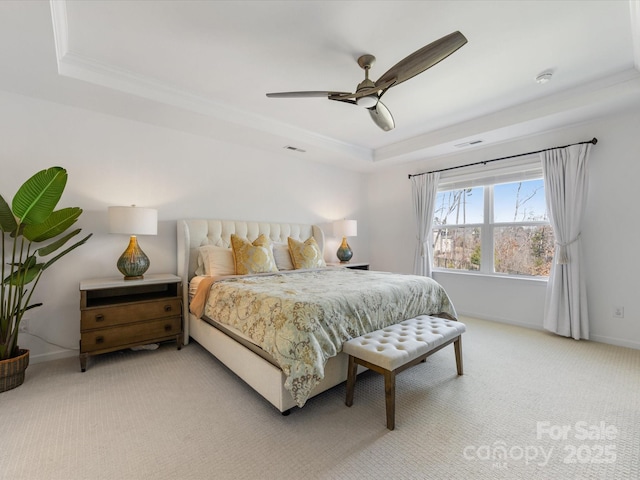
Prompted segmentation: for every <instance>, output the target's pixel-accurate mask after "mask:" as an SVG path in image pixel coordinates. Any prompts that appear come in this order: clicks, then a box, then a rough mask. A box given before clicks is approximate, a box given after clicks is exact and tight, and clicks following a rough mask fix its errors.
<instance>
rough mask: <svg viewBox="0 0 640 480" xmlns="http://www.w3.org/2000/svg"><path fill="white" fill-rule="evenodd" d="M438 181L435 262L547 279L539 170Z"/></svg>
mask: <svg viewBox="0 0 640 480" xmlns="http://www.w3.org/2000/svg"><path fill="white" fill-rule="evenodd" d="M456 180H457V181H455V182H451V181H449V182H447V179H444V180H443V181H441V186H440V188H439V191H438V195H437V197H436V204H435V212H434V224H433V252H434V255H433V266H434V268H436V269H438V268H440V269H452V270H466V271H476V272H479V273H486V274H503V275H523V276H535V277H547V276H549V272H550V271H551V261H552V260H553V252H554V237H553V230H552V228H551V225H550V224H549V218H548V215H547V211H546V204H545V194H544V182H543V180H542V173H541V171H540V169H539V167H538V168H534V169H533V171H531V170H529V171H522V172H518V171H516V172H513V171H512V172H510V173H509V174H508V175H507V174H505V175H492V176H491V177H486V178H474V179H473V180H466V181H465V180H464V179H462V180H460V179H456Z"/></svg>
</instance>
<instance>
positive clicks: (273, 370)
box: [178, 220, 348, 412]
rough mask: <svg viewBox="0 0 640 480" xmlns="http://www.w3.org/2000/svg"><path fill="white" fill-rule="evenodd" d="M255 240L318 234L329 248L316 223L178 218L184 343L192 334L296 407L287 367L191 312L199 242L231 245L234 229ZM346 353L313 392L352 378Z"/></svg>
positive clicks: (282, 406)
mask: <svg viewBox="0 0 640 480" xmlns="http://www.w3.org/2000/svg"><path fill="white" fill-rule="evenodd" d="M232 233H235V234H236V235H239V236H242V237H246V238H247V239H249V240H250V241H253V240H255V239H256V238H257V237H258V236H259V235H260V234H265V235H266V236H267V237H269V238H270V239H271V241H273V242H282V243H286V242H287V238H288V237H292V238H294V239H296V240H300V241H304V240H306V239H307V238H309V237H311V236H313V237H314V238H315V240H316V242H317V243H318V245H319V246H320V248H321V249H322V250H323V251H324V234H323V232H322V230H321V229H320V228H319V227H318V226H317V225H305V224H297V223H259V222H243V221H233V220H180V221H178V275H179V276H180V277H182V288H183V308H184V343H185V345H186V344H187V343H189V339H190V338H192V339H193V340H195V341H196V342H198V343H199V344H200V345H202V346H203V347H204V348H206V349H207V350H208V351H209V352H211V353H212V354H213V355H214V356H215V357H216V358H217V359H218V360H220V361H221V362H222V363H224V364H225V365H226V366H227V367H229V369H231V370H232V371H233V372H234V373H235V374H236V375H238V376H239V377H240V378H242V379H243V380H244V381H245V382H246V383H247V384H249V385H250V386H251V387H252V388H253V389H254V390H255V391H257V392H258V393H259V394H260V395H262V396H263V397H264V398H265V399H267V400H268V401H269V402H271V403H272V404H273V405H274V406H275V407H276V408H277V409H278V410H280V411H281V412H287V411H289V409H291V408H292V407H294V406H296V403H295V401H294V400H293V397H292V396H291V394H290V393H289V391H288V390H286V389H285V388H284V382H285V376H284V374H283V372H282V370H281V369H280V368H278V367H276V366H275V365H273V364H272V363H271V362H269V361H268V360H266V359H265V358H263V357H262V356H260V355H258V354H257V353H255V352H254V351H252V350H251V349H249V348H247V347H245V346H244V345H242V344H241V343H239V342H237V341H236V340H234V339H233V338H231V337H230V336H228V335H227V334H225V333H223V332H222V331H221V330H219V329H218V328H216V327H214V326H212V325H211V324H210V323H208V322H206V321H204V320H202V319H200V318H197V317H195V316H194V315H192V314H191V313H190V312H189V281H190V280H191V279H192V278H193V277H194V275H195V271H196V268H197V259H198V247H200V246H203V245H216V246H220V247H229V246H230V242H231V240H230V237H231V234H232ZM347 359H348V357H347V355H345V354H342V353H340V354H339V355H338V356H336V357H333V358H331V359H330V360H329V361H328V362H327V365H326V367H325V378H324V380H323V381H322V382H321V383H320V384H318V385H317V386H316V388H315V389H314V390H313V392H312V394H311V396H314V395H317V394H319V393H321V392H323V391H325V390H327V389H329V388H331V387H333V386H335V385H337V384H339V383H341V382H343V381H345V380H346V378H347Z"/></svg>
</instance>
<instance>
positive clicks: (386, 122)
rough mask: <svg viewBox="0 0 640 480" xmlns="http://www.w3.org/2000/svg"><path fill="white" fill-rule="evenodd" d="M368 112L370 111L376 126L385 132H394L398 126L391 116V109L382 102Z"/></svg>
mask: <svg viewBox="0 0 640 480" xmlns="http://www.w3.org/2000/svg"><path fill="white" fill-rule="evenodd" d="M367 110H369V114H370V115H371V118H373V121H374V122H375V124H376V125H378V126H379V127H380V128H381V129H382V130H384V131H385V132H388V131H389V130H393V129H394V127H395V126H396V124H395V122H394V121H393V115H391V112H390V111H389V109H388V108H387V107H386V106H385V105H384V104H383V103H382V102H380V101H379V102H378V103H377V104H376V106H375V107H371V108H367Z"/></svg>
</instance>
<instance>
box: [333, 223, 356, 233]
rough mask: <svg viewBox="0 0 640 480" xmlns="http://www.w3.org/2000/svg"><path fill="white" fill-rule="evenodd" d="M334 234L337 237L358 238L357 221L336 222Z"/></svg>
mask: <svg viewBox="0 0 640 480" xmlns="http://www.w3.org/2000/svg"><path fill="white" fill-rule="evenodd" d="M333 234H334V235H335V236H336V237H357V236H358V221H357V220H336V221H335V222H333Z"/></svg>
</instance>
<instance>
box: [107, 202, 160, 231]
mask: <svg viewBox="0 0 640 480" xmlns="http://www.w3.org/2000/svg"><path fill="white" fill-rule="evenodd" d="M109 232H110V233H125V234H127V235H157V234H158V211H157V210H156V209H154V208H140V207H136V206H133V205H132V206H130V207H109Z"/></svg>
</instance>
